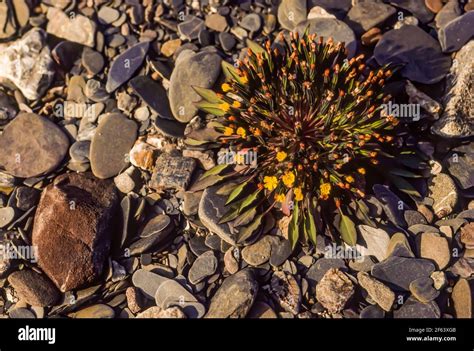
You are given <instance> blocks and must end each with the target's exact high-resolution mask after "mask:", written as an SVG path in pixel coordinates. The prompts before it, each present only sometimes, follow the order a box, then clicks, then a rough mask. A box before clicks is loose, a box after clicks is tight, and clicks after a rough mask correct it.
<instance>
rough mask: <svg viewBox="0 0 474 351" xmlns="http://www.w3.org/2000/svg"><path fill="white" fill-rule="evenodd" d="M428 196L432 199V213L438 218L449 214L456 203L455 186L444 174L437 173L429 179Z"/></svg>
mask: <svg viewBox="0 0 474 351" xmlns="http://www.w3.org/2000/svg"><path fill="white" fill-rule="evenodd" d="M428 196H429V197H430V198H431V199H433V211H434V213H435V215H436V217H438V218H442V217H446V216H447V215H449V214H451V212H453V209H454V207H455V206H456V204H457V202H458V193H457V190H456V184H455V183H454V180H453V179H452V178H451V177H450V176H449V175H447V174H445V173H439V174H437V175H435V176H434V177H433V178H432V179H430V181H429V182H428Z"/></svg>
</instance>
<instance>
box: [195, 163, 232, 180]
mask: <svg viewBox="0 0 474 351" xmlns="http://www.w3.org/2000/svg"><path fill="white" fill-rule="evenodd" d="M228 166H229V165H228V164H225V163H224V164H221V165H217V166H214V167H212V168H211V169H210V170H208V171H206V172H204V173H203V174H202V175H201V177H200V178H199V180H203V179H204V178H206V177H209V176H211V175H217V174H219V173H221V172H222V171H223V170H224V169H226V168H227V167H228Z"/></svg>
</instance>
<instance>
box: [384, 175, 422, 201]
mask: <svg viewBox="0 0 474 351" xmlns="http://www.w3.org/2000/svg"><path fill="white" fill-rule="evenodd" d="M389 179H390V180H391V181H392V183H393V184H395V186H396V187H397V188H398V190H400V191H402V192H404V193H405V194H408V195H410V196H414V197H416V198H418V199H421V194H420V193H419V192H418V191H417V190H416V189H415V188H414V187H413V186H412V185H411V184H410V183H409V182H408V181H407V180H405V179H403V178H401V177H397V176H395V175H390V176H389Z"/></svg>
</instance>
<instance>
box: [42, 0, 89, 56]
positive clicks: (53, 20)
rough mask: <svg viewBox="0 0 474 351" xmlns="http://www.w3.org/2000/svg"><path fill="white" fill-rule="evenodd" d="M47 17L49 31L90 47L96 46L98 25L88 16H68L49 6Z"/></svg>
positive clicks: (47, 29) (59, 36)
mask: <svg viewBox="0 0 474 351" xmlns="http://www.w3.org/2000/svg"><path fill="white" fill-rule="evenodd" d="M47 18H48V24H47V26H46V31H47V32H48V33H50V34H52V35H55V36H57V37H58V38H62V39H66V40H69V41H73V42H75V43H79V44H82V45H86V46H89V47H94V46H95V33H96V30H97V26H96V24H95V22H94V21H92V20H91V19H89V18H87V17H86V16H83V15H80V14H75V15H74V16H68V15H67V14H65V13H64V12H63V11H61V10H59V9H57V8H55V7H49V8H48V13H47Z"/></svg>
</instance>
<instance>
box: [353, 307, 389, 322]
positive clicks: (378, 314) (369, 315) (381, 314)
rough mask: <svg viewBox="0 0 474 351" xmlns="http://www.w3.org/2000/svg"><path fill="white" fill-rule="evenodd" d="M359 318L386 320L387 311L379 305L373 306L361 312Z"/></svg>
mask: <svg viewBox="0 0 474 351" xmlns="http://www.w3.org/2000/svg"><path fill="white" fill-rule="evenodd" d="M359 317H360V318H361V319H373V318H385V311H384V310H383V309H381V308H380V307H379V306H378V305H371V306H367V307H365V308H364V309H363V310H362V311H360V315H359Z"/></svg>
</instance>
